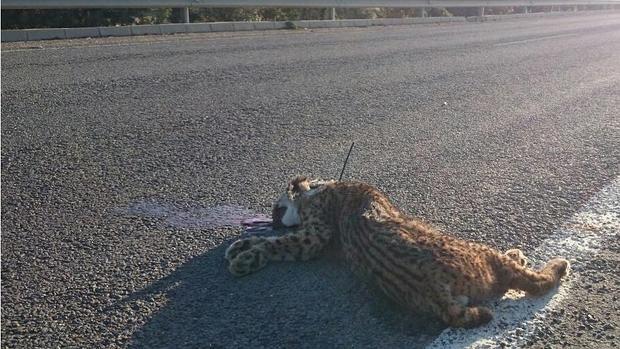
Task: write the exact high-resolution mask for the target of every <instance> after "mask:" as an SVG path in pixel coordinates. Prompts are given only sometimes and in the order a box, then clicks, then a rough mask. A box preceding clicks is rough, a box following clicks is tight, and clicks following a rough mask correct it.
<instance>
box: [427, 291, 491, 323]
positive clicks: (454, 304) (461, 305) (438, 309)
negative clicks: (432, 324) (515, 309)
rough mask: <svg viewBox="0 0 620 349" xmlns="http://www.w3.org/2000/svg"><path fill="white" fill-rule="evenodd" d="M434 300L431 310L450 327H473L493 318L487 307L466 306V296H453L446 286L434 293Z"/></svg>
mask: <svg viewBox="0 0 620 349" xmlns="http://www.w3.org/2000/svg"><path fill="white" fill-rule="evenodd" d="M435 301H436V302H433V303H434V304H433V305H434V306H432V310H433V311H434V312H435V313H436V314H437V315H439V317H441V319H442V320H443V321H444V322H445V323H446V324H448V325H450V326H452V327H464V328H473V327H478V326H482V325H484V324H486V323H488V322H489V321H491V320H492V319H493V313H492V312H491V310H490V309H489V308H487V307H483V306H468V305H467V303H468V299H467V297H465V296H457V297H454V296H453V295H452V293H451V292H450V290H449V288H447V287H446V288H444V289H442V290H440V291H439V292H437V293H436V294H435Z"/></svg>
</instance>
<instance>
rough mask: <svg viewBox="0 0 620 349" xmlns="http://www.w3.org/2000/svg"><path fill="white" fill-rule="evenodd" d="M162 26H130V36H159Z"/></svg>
mask: <svg viewBox="0 0 620 349" xmlns="http://www.w3.org/2000/svg"><path fill="white" fill-rule="evenodd" d="M162 26H163V24H162V25H156V24H147V25H131V26H129V27H130V28H131V35H159V34H162V32H161V27H162Z"/></svg>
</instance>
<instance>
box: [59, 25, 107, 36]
mask: <svg viewBox="0 0 620 349" xmlns="http://www.w3.org/2000/svg"><path fill="white" fill-rule="evenodd" d="M100 36H101V33H100V32H99V28H98V27H87V28H65V38H67V39H74V38H97V37H100Z"/></svg>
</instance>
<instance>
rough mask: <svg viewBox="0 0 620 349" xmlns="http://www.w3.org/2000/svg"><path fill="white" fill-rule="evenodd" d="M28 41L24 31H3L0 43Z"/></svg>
mask: <svg viewBox="0 0 620 349" xmlns="http://www.w3.org/2000/svg"><path fill="white" fill-rule="evenodd" d="M5 41H6V42H11V41H28V34H26V31H25V30H3V31H2V42H5Z"/></svg>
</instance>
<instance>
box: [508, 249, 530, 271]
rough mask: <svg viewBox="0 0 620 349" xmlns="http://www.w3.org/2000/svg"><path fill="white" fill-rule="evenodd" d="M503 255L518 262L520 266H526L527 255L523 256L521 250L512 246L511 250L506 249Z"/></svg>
mask: <svg viewBox="0 0 620 349" xmlns="http://www.w3.org/2000/svg"><path fill="white" fill-rule="evenodd" d="M505 255H506V256H508V257H510V259H512V260H514V261H515V262H517V263H519V265H520V266H522V267H525V266H527V257H525V255H524V254H523V252H521V250H520V249H518V248H513V249H511V250H508V251H506V253H505Z"/></svg>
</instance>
